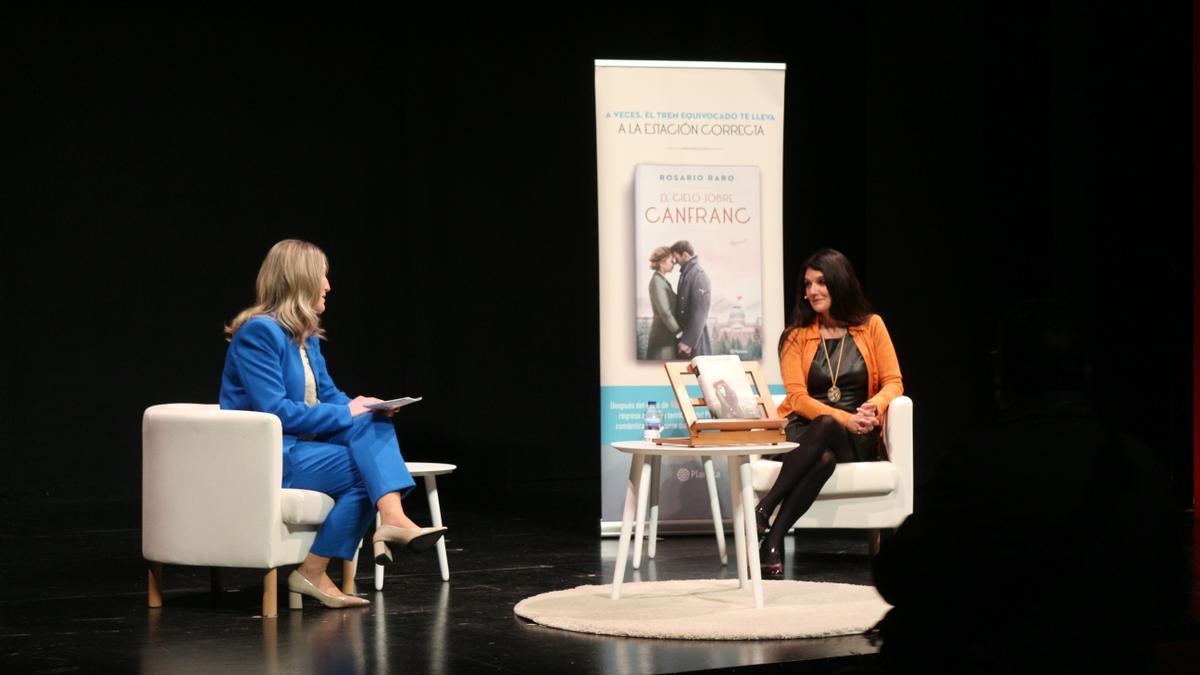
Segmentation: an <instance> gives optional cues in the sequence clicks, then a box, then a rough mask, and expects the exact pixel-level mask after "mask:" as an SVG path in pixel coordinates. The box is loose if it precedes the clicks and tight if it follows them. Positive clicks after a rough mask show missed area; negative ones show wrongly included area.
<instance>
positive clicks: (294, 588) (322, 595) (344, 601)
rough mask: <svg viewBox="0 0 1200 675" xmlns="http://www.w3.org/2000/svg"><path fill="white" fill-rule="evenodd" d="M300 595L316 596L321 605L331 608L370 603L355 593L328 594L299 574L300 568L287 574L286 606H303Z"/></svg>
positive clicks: (363, 605) (295, 607) (362, 605)
mask: <svg viewBox="0 0 1200 675" xmlns="http://www.w3.org/2000/svg"><path fill="white" fill-rule="evenodd" d="M302 595H307V596H308V597H310V598H316V599H317V600H319V601H320V602H321V604H322V605H325V606H326V607H332V608H333V609H342V608H345V607H365V606H367V605H369V604H371V601H370V600H368V599H366V598H360V597H358V596H356V595H341V594H338V595H330V594H328V593H326V592H324V591H322V590H321V589H319V588H317V587H316V585H315V584H313V582H311V581H309V580H308V579H306V578H305V577H304V575H303V574H300V570H292V573H291V574H289V575H288V608H289V609H300V608H301V607H303V603H304V600H303V599H302V598H301V597H300V596H302Z"/></svg>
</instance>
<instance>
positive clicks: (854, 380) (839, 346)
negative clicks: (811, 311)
mask: <svg viewBox="0 0 1200 675" xmlns="http://www.w3.org/2000/svg"><path fill="white" fill-rule="evenodd" d="M825 347H827V348H828V349H829V361H828V363H826V361H825V350H824V349H817V354H816V356H814V357H813V361H812V365H810V366H809V368H808V395H809V396H811V397H812V398H814V399H816V400H818V401H820V402H821V403H824V404H825V405H828V406H832V407H834V408H837V409H839V410H844V411H846V412H848V413H850V414H852V415H853V414H854V413H855V412H857V411H858V407H859V406H861V405H862V404H864V403H866V402H867V381H868V374H867V363H866V361H864V360H863V356H862V352H860V351H858V345H856V344H854V338H852V337H850V334H849V333H847V334H846V336H845V343H843V342H842V338H836V339H834V340H825ZM838 350H841V351H842V362H841V367H840V368H839V367H838ZM831 366H832V368H831ZM831 370H836V371H837V374H838V376H837V386H838V389H840V390H841V391H842V397H841V399H840V400H839V401H838V402H837V403H832V402H830V400H829V387H830V386H832V385H833V378H832V377H830V372H831ZM808 422H809V420H807V419H805V418H804V417H801V416H800V415H797V414H796V413H792V414H791V415H788V426H791V427H795V430H794V431H793V432H792V433H793V434H795V433H802V432H801V431H800V429H801V428H803V427H804V426H806V425H807V424H808ZM879 436H880V433H879V428H878V427H876V428H874V429H872V430H871V431H870V432H868V433H866V434H850V444H851V446H853V447H854V451H855V454H857V455H858V457H857V459H858V461H860V462H867V461H874V460H876V459H879ZM788 440H794V439H793V438H792V436H789V437H788ZM839 461H844V460H839Z"/></svg>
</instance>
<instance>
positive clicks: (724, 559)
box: [701, 456, 729, 565]
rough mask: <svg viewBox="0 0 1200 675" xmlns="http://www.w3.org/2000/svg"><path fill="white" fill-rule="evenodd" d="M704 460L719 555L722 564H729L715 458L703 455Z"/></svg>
mask: <svg viewBox="0 0 1200 675" xmlns="http://www.w3.org/2000/svg"><path fill="white" fill-rule="evenodd" d="M701 459H703V460H704V480H705V482H706V483H708V506H709V508H710V509H712V517H713V532H714V533H716V535H717V555H718V556H720V557H721V564H722V565H728V564H729V556H728V555H727V554H726V553H725V523H724V519H723V518H721V497H720V495H719V494H718V493H717V472H716V471H714V470H713V458H712V457H708V456H705V457H702V458H701Z"/></svg>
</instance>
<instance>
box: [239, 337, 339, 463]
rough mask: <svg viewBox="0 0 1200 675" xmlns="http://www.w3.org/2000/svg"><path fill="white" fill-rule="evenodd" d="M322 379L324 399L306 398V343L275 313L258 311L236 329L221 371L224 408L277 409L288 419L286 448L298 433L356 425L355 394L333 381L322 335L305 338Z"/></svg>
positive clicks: (284, 422)
mask: <svg viewBox="0 0 1200 675" xmlns="http://www.w3.org/2000/svg"><path fill="white" fill-rule="evenodd" d="M304 346H305V349H306V350H307V351H308V361H309V363H310V364H311V365H312V369H313V375H314V376H315V377H316V380H317V398H318V399H320V401H321V402H320V403H318V404H316V405H314V406H311V407H310V406H309V405H307V404H305V402H304V362H303V361H302V360H301V359H300V347H299V346H298V345H297V344H296V341H295V340H293V339H292V336H291V333H289V332H288V331H287V330H286V329H284V327H283V326H281V325H279V323H277V322H276V321H275V319H272V318H271V317H269V316H256V317H254V318H252V319H250V320H248V321H246V323H244V324H242V326H241V327H240V328H239V329H238V331H237V332H236V333H234V334H233V340H232V341H231V342H230V343H229V349H228V351H226V352H225V370H224V372H223V373H222V374H221V396H220V402H221V408H222V409H224V410H254V411H258V412H266V413H271V414H272V415H275V416H276V417H278V418H279V421H280V423H281V424H282V425H283V450H284V452H285V453H286V452H287V451H289V450H291V448H292V446H293V445H295V444H296V436H297V435H304V436H322V435H325V434H331V433H334V432H336V431H341V430H342V429H345V428H347V427H349V426H350V425H351V423H352V422H351V420H352V419H353V418H352V417H351V416H350V408H349V407H347V405H346V404H347V403H349V402H350V397H349V396H347V395H346V394H345V392H343V391H342V390H340V389H338V388H337V387H336V386H334V384H333V379H332V378H330V377H329V370H328V369H326V367H325V357H323V356H322V355H321V341H320V340H319V339H317V338H316V337H310V338H308V339H307V340H305V341H304Z"/></svg>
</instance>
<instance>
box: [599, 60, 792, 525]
mask: <svg viewBox="0 0 1200 675" xmlns="http://www.w3.org/2000/svg"><path fill="white" fill-rule="evenodd" d="M784 75H785V66H784V64H779V63H712V62H679V61H608V60H598V61H596V165H597V166H596V176H597V178H596V181H597V197H598V209H599V228H600V232H599V242H600V406H601V411H600V466H601V476H602V479H601V483H602V485H601V533H602V534H606V535H615V534H617V533H618V531H619V529H620V525H621V512H622V507H623V504H624V499H625V489H626V485H627V483H628V479H629V462H630V457H629V455H626V454H623V453H620V452H618V451H616V450H614V449H613V448H612V447H610V444H611V443H613V442H615V441H622V440H637V439H640V438H642V431H643V423H644V416H645V411H646V407H647V403H648V402H650V401H654V402H655V404H656V407H657V408H658V410H659V411H660V413H661V414H662V417H663V424H664V428H663V432H662V433H663V434H664V435H668V436H686V435H687V432H686V430H685V429H684V428H683V419H682V416H681V414H680V412H679V406H678V404H677V403H676V401H675V396H674V394H673V393H672V391H671V388H670V386H669V385H668V382H667V376H666V371H665V370H664V368H663V362H664V361H675V360H680V361H686V360H689V359H690V358H691V357H692V356H698V355H702V354H736V355H737V356H739V357H740V358H741V359H742V360H754V361H760V362H761V363H762V369H763V373H764V375H765V376H766V377H767V379H768V381H769V382H771V383H772V384H771V389H772V391H773V392H776V393H778V392H781V391H782V385H780V384H779V382H780V376H779V361H778V357H777V355H776V353H775V342H776V340H777V339H778V337H779V334H780V332H782V330H783V327H784V322H785V317H784V306H783V302H784V299H783V255H782V250H783V97H784ZM677 243H682V244H681V245H676V244H677ZM673 245H676V246H675V248H676V250H680V249H682V250H683V251H684V252H685V253H686V255H684V256H680V255H678V254H677V253H664V248H666V249H670V248H671V247H672V246H673ZM689 251H690V252H689ZM685 260H686V261H685ZM680 263H681V264H680ZM695 395H697V396H698V395H699V394H695ZM713 464H714V469H715V471H716V473H717V476H716V478H717V481H718V491H719V493H720V494H721V500H722V504H721V506H722V511H723V513H724V515H725V517H726V518H728V517H729V514H730V507H729V504H728V503H725V502H726V499H727V495H728V490H727V487H728V486H727V483H728V475H727V474H728V467H727V466H726V464H725V463H724V462H722V461H721V460H719V459H718V460H717V461H715V462H714V463H713ZM658 478H659V480H660V481H661V483H660V486H661V487H660V492H659V532H662V533H672V532H676V533H679V532H700V531H711V530H712V515H711V511H710V510H709V500H708V489H707V484H706V481H705V476H704V465H703V464H702V463H701V462H700V460H699V459H698V458H697V459H694V460H693V459H691V458H686V457H683V458H675V457H665V458H663V464H662V473H661V475H660V476H659V477H658Z"/></svg>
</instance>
